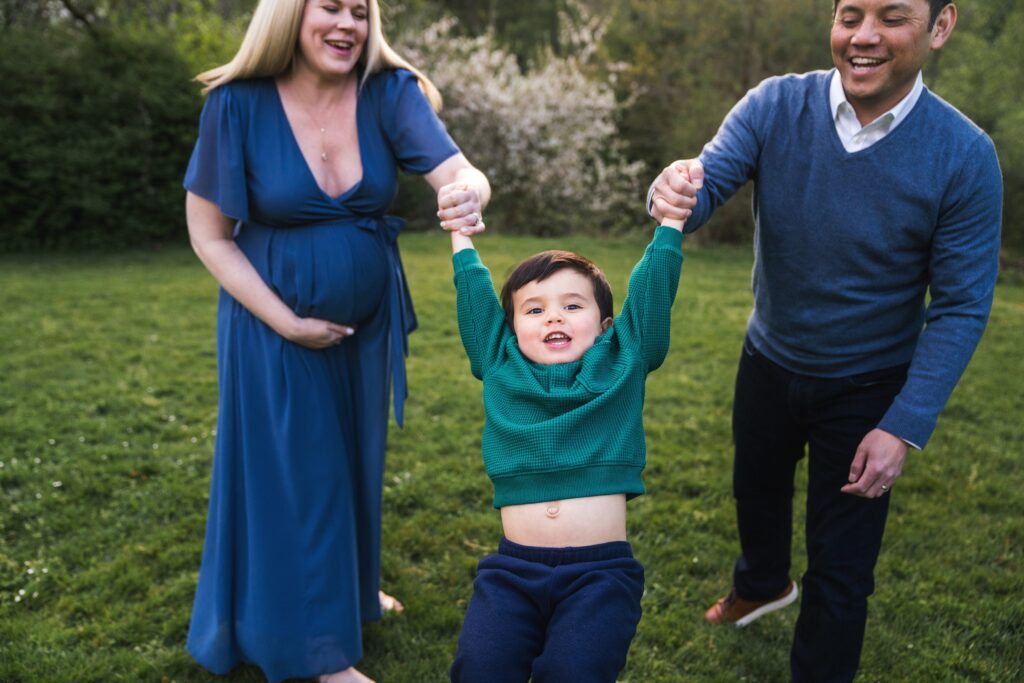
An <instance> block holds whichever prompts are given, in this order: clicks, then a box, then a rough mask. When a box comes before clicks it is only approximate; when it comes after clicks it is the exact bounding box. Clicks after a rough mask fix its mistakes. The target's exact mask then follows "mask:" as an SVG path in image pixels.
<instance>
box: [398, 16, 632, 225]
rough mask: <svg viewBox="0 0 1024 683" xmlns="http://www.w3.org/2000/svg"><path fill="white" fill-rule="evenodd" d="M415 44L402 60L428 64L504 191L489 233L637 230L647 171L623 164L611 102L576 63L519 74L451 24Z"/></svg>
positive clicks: (457, 125)
mask: <svg viewBox="0 0 1024 683" xmlns="http://www.w3.org/2000/svg"><path fill="white" fill-rule="evenodd" d="M418 38H419V39H418V40H417V43H416V45H415V46H412V45H409V46H407V47H406V49H405V50H404V52H405V53H406V54H409V55H410V56H412V57H413V59H414V61H415V62H416V63H419V64H429V65H430V76H431V79H432V80H433V81H434V82H435V83H436V84H437V86H438V87H439V88H440V89H441V91H442V92H444V93H445V110H444V115H445V120H446V122H447V124H448V126H449V128H450V129H451V131H452V133H453V134H454V137H455V139H456V140H458V141H459V142H460V143H461V145H462V147H463V149H464V151H465V152H466V154H467V156H469V158H470V159H472V160H473V162H474V163H475V164H476V165H477V166H479V167H480V169H481V170H483V171H484V172H485V173H486V174H487V176H488V177H489V178H490V180H491V183H492V184H493V185H494V186H495V187H496V188H498V192H496V194H495V201H494V203H493V204H492V205H491V207H490V208H489V210H488V214H489V216H494V215H497V216H499V217H500V219H499V220H497V221H496V220H492V219H489V220H488V222H489V223H490V224H491V225H492V226H493V227H496V228H498V229H500V230H512V231H517V232H529V233H533V234H539V235H545V234H560V233H565V232H572V231H576V230H579V229H581V228H582V229H586V228H587V227H589V228H590V229H591V230H593V229H594V228H599V229H608V228H613V227H617V226H620V225H622V224H623V222H625V223H626V224H628V225H630V226H632V225H635V223H636V216H634V215H632V214H633V213H634V212H636V211H637V209H638V207H639V204H640V202H639V201H638V199H639V196H640V172H641V171H642V166H641V165H640V164H637V163H629V162H628V161H626V159H625V155H624V153H623V151H624V150H623V144H622V141H621V140H620V138H619V136H618V129H617V126H616V123H615V118H616V113H617V111H618V106H619V105H618V103H617V101H616V98H615V93H614V92H613V91H612V89H611V88H610V87H608V86H607V85H605V84H603V83H601V82H600V81H596V80H593V79H590V78H588V77H587V75H586V74H585V72H584V68H583V64H581V62H580V60H579V59H578V58H577V57H566V58H561V57H557V56H555V55H554V54H553V53H552V52H550V51H549V52H548V53H547V54H546V55H545V58H544V60H543V61H542V62H541V63H539V64H537V65H534V66H532V67H531V68H529V69H528V70H526V71H523V70H522V69H521V68H520V66H519V64H518V62H517V60H516V57H515V55H514V54H512V53H511V52H508V51H506V50H504V49H502V48H500V47H498V46H497V45H496V44H495V40H494V37H493V36H492V35H491V34H484V35H482V36H478V37H476V38H466V37H460V36H457V35H454V33H453V31H452V22H450V21H442V22H439V23H436V24H434V25H433V26H431V27H430V28H429V29H428V30H427V31H426V33H425V34H424V35H422V36H419V37H418Z"/></svg>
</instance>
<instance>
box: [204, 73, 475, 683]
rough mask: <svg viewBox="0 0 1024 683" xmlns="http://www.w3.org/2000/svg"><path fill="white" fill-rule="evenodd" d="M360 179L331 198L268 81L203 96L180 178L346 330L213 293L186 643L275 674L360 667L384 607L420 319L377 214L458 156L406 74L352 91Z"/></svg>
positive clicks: (390, 231) (275, 277) (271, 273)
mask: <svg viewBox="0 0 1024 683" xmlns="http://www.w3.org/2000/svg"><path fill="white" fill-rule="evenodd" d="M356 116H357V119H356V120H357V127H358V136H359V147H360V153H361V158H362V165H363V177H362V180H360V181H359V182H358V183H357V184H356V185H355V186H354V187H352V188H351V189H349V190H348V191H346V192H345V193H344V194H342V195H340V196H338V197H331V196H329V195H327V194H326V193H325V192H324V191H323V190H321V189H320V187H319V186H318V185H317V184H316V181H315V179H314V177H313V174H312V172H311V171H310V169H309V166H308V165H307V164H306V161H305V159H304V157H303V156H302V152H301V151H300V150H299V147H298V143H297V142H296V140H295V137H294V135H293V133H292V129H291V127H290V125H289V123H288V119H287V118H286V116H285V112H284V108H283V106H282V104H281V99H280V96H279V94H278V91H277V88H276V86H275V84H274V81H273V80H272V79H255V80H248V81H236V82H233V83H229V84H227V85H225V86H221V87H219V88H217V89H215V90H214V91H212V92H211V93H210V94H209V97H208V98H207V101H206V104H205V107H204V109H203V113H202V116H201V118H200V130H199V139H198V141H197V142H196V146H195V149H194V151H193V153H192V158H191V160H190V162H189V166H188V170H187V172H186V175H185V183H184V184H185V187H186V189H188V190H189V191H191V192H192V193H194V194H196V195H198V196H200V197H203V198H205V199H208V200H209V201H211V202H213V203H215V204H217V206H219V207H220V210H221V211H222V212H223V213H224V215H226V216H228V217H230V218H233V219H236V220H237V221H238V224H237V227H236V231H237V232H236V238H235V239H236V243H237V244H238V246H239V247H240V248H241V250H242V251H243V252H244V253H245V255H246V256H247V257H248V258H249V260H250V261H251V262H252V264H253V266H255V268H256V270H257V271H258V272H259V273H260V275H261V276H262V278H263V280H264V281H265V282H266V283H267V284H268V285H269V286H270V288H271V289H272V290H273V291H274V292H275V293H277V295H278V296H280V297H281V299H282V300H283V301H284V302H285V303H286V304H287V305H288V306H289V307H291V308H292V309H293V310H294V311H295V313H297V314H298V315H299V316H303V317H309V316H312V317H317V318H323V319H327V320H332V321H335V322H339V323H345V324H355V325H356V326H357V328H358V329H357V331H356V333H355V335H353V336H352V337H350V338H347V339H346V340H345V341H343V342H342V343H341V344H339V345H338V346H334V347H331V348H328V349H324V350H311V349H307V348H304V347H302V346H299V345H297V344H294V343H292V342H289V341H287V340H285V339H284V338H282V337H281V336H279V335H278V334H276V333H275V332H274V331H273V330H271V329H270V328H269V327H268V326H267V325H265V324H264V323H263V322H261V321H260V320H258V319H257V318H255V317H254V316H253V315H252V314H251V313H249V311H248V310H247V309H245V308H244V307H243V306H242V305H241V304H239V303H238V302H237V301H235V300H234V299H233V298H232V297H231V296H230V295H228V294H227V293H226V292H224V291H223V290H221V292H220V299H219V306H218V314H217V362H218V382H219V391H220V401H219V414H218V419H217V441H216V447H215V452H214V462H213V474H212V481H211V486H210V500H209V513H208V518H207V525H206V541H205V545H204V547H203V558H202V566H201V568H200V571H199V584H198V587H197V589H196V596H195V604H194V607H193V610H192V622H191V625H190V627H189V634H188V645H187V647H188V651H189V652H190V653H191V654H192V656H193V657H194V658H195V659H196V661H198V662H199V663H200V664H202V665H203V666H204V667H206V668H207V669H209V670H210V671H213V672H215V673H227V672H228V671H229V670H230V669H232V668H233V667H234V666H235V665H236V664H237V663H239V662H250V663H253V664H256V665H257V666H259V667H260V668H261V669H262V670H263V672H264V673H265V675H266V676H267V678H268V679H269V680H270V681H271V683H275V682H276V681H280V680H283V679H286V678H291V677H304V676H315V675H318V674H323V673H329V672H333V671H339V670H342V669H345V668H348V667H349V666H353V665H355V664H356V663H357V662H358V661H359V659H360V658H361V657H362V629H361V624H362V622H364V621H368V620H373V619H378V618H379V617H380V603H379V600H378V595H377V591H378V588H379V583H380V581H379V573H380V533H381V495H382V486H383V471H384V449H385V439H386V436H387V418H388V409H389V405H388V404H389V400H388V399H389V393H390V389H391V385H392V384H393V385H394V405H395V416H396V419H397V420H398V422H399V423H401V420H402V405H403V401H404V399H405V396H406V382H405V353H406V352H407V345H406V341H407V337H406V335H407V334H408V333H409V332H411V331H412V330H413V329H414V327H415V325H416V321H415V316H414V314H413V311H412V305H411V300H410V298H409V293H408V290H407V288H406V284H405V279H404V275H403V272H402V266H401V261H400V259H399V254H398V247H397V244H396V238H397V236H398V233H399V231H400V229H401V226H402V222H401V220H399V219H397V218H395V217H393V216H387V215H385V211H386V210H387V208H388V206H389V205H390V203H391V201H392V200H393V199H394V196H395V193H396V192H397V169H398V168H399V167H401V168H402V169H403V170H405V171H407V172H410V173H417V174H422V173H426V172H428V171H430V170H432V169H433V168H435V167H436V166H437V165H438V164H439V163H441V162H442V161H444V160H445V159H447V158H449V157H451V156H452V155H454V154H456V153H458V148H457V147H456V146H455V144H454V142H452V140H451V138H450V137H449V135H448V133H447V132H446V130H445V127H444V125H443V124H442V123H441V121H440V120H439V119H438V117H437V116H436V115H435V113H434V112H433V110H432V109H431V108H430V105H429V104H428V103H427V101H426V98H425V97H424V96H423V94H422V93H421V92H420V90H419V87H418V85H417V83H416V79H415V77H414V76H413V75H412V74H411V73H410V72H408V71H405V70H385V71H382V72H380V73H378V74H375V75H373V76H372V77H371V78H370V79H368V81H367V82H366V83H365V84H364V85H363V87H362V89H361V90H360V93H359V97H358V104H357V113H356Z"/></svg>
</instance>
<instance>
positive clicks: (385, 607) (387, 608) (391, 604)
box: [377, 591, 405, 614]
mask: <svg viewBox="0 0 1024 683" xmlns="http://www.w3.org/2000/svg"><path fill="white" fill-rule="evenodd" d="M377 594H378V596H379V597H380V611H381V612H383V613H385V614H387V613H388V612H394V613H395V614H399V613H401V612H404V611H405V605H403V604H402V603H400V602H399V601H398V600H397V599H396V598H394V597H392V596H390V595H388V594H387V593H385V592H384V591H377Z"/></svg>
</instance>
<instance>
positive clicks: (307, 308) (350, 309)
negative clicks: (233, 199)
mask: <svg viewBox="0 0 1024 683" xmlns="http://www.w3.org/2000/svg"><path fill="white" fill-rule="evenodd" d="M236 242H237V243H238V245H239V247H240V248H241V249H242V251H243V252H244V253H245V254H246V255H247V256H248V257H249V260H250V261H251V262H252V264H253V265H254V266H255V267H256V270H257V271H259V273H260V275H261V276H262V277H263V280H264V282H266V283H267V284H268V285H269V286H270V288H271V289H272V290H274V292H276V293H277V295H278V296H280V297H281V300H282V301H284V303H285V304H286V305H287V306H288V307H289V308H291V309H292V310H293V311H295V313H296V314H297V315H299V316H302V317H304V318H307V317H312V318H322V319H324V320H331V321H334V322H338V323H345V324H358V323H360V322H362V321H364V320H366V319H367V318H369V317H371V316H372V315H373V314H374V313H375V312H376V311H377V309H378V308H379V307H380V305H381V303H382V301H383V299H384V296H385V295H386V292H387V284H388V277H387V275H388V272H387V271H388V260H387V254H386V252H385V251H384V248H383V246H382V245H381V244H380V242H379V241H378V238H377V236H376V235H375V234H374V233H372V232H368V231H366V230H362V229H360V228H358V227H356V226H355V225H344V224H342V225H330V226H315V227H310V228H267V227H263V226H251V225H246V226H244V227H243V228H242V230H241V231H240V232H239V234H238V236H237V238H236Z"/></svg>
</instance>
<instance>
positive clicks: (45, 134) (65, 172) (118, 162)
mask: <svg viewBox="0 0 1024 683" xmlns="http://www.w3.org/2000/svg"><path fill="white" fill-rule="evenodd" d="M0 54H2V55H3V59H2V60H0V83H3V84H4V87H3V90H4V95H3V99H2V102H0V187H2V188H3V189H2V191H0V230H2V232H0V251H20V250H28V249H39V248H44V249H53V248H60V249H65V248H106V247H122V246H128V245H133V244H139V243H152V242H154V241H165V240H175V241H180V240H184V239H185V224H184V212H183V209H182V206H183V201H184V192H183V190H182V189H181V178H182V175H183V173H184V170H185V166H186V164H187V162H188V155H189V152H190V150H191V145H192V142H193V141H194V138H195V134H196V126H197V121H198V115H199V111H200V108H201V106H202V99H201V97H200V95H199V90H198V87H197V86H196V84H195V83H193V82H192V81H191V75H192V74H191V73H190V69H189V67H188V66H187V65H186V64H184V63H183V62H182V61H181V59H179V57H178V56H177V55H176V54H175V53H174V51H173V48H172V47H170V46H166V45H165V44H164V43H163V42H162V41H160V40H153V39H152V38H151V39H150V40H148V41H147V40H142V39H140V38H130V37H124V36H115V35H104V34H100V35H98V36H96V37H93V36H90V35H85V34H81V33H72V32H65V31H48V32H39V31H35V32H21V31H16V30H10V29H9V30H7V31H5V32H3V33H0Z"/></svg>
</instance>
